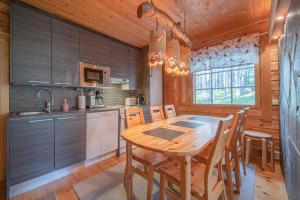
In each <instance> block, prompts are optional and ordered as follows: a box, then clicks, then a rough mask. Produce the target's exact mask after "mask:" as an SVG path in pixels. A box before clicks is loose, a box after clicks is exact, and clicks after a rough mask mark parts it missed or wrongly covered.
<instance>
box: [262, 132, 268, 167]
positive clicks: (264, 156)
mask: <svg viewBox="0 0 300 200" xmlns="http://www.w3.org/2000/svg"><path fill="white" fill-rule="evenodd" d="M261 150H262V153H261V154H262V156H261V168H262V169H263V170H266V166H267V140H266V139H264V138H263V139H261Z"/></svg>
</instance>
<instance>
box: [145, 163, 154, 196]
mask: <svg viewBox="0 0 300 200" xmlns="http://www.w3.org/2000/svg"><path fill="white" fill-rule="evenodd" d="M147 174H148V180H147V200H151V199H152V190H153V178H154V169H153V167H152V166H149V167H148V169H147Z"/></svg>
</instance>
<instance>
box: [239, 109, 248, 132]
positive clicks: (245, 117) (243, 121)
mask: <svg viewBox="0 0 300 200" xmlns="http://www.w3.org/2000/svg"><path fill="white" fill-rule="evenodd" d="M243 110H244V115H243V119H242V123H241V127H240V130H239V132H240V134H243V132H244V130H245V126H246V119H247V117H248V113H249V110H250V108H249V107H246V108H244V109H243Z"/></svg>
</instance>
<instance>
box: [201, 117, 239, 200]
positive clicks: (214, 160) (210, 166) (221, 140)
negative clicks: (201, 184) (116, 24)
mask: <svg viewBox="0 0 300 200" xmlns="http://www.w3.org/2000/svg"><path fill="white" fill-rule="evenodd" d="M232 120H233V115H229V116H228V117H227V118H225V119H222V120H220V121H219V125H218V128H217V132H216V136H215V138H214V141H213V145H212V149H211V152H210V155H209V158H208V162H207V167H206V171H205V190H206V191H205V192H206V194H207V196H208V199H211V198H210V197H211V196H213V194H214V192H215V188H216V189H217V188H220V184H223V180H222V178H221V177H222V174H221V173H222V171H220V170H218V181H217V183H216V182H215V181H214V176H215V174H214V173H215V171H216V168H219V167H221V165H222V158H223V154H224V150H225V146H226V143H227V139H228V136H229V132H230V129H229V127H230V126H231V124H232ZM218 185H219V186H218Z"/></svg>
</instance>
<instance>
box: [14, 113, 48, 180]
mask: <svg viewBox="0 0 300 200" xmlns="http://www.w3.org/2000/svg"><path fill="white" fill-rule="evenodd" d="M53 170H54V119H53V118H47V117H36V118H28V119H10V120H9V185H15V184H17V183H21V182H23V181H26V180H29V179H32V178H35V177H38V176H41V175H43V174H46V173H49V172H51V171H53Z"/></svg>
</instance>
